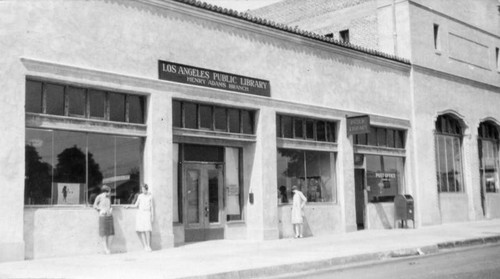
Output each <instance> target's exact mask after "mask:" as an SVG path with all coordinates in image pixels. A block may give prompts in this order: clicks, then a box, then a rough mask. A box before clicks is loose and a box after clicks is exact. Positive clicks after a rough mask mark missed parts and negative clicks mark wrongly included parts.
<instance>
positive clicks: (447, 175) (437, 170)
mask: <svg viewBox="0 0 500 279" xmlns="http://www.w3.org/2000/svg"><path fill="white" fill-rule="evenodd" d="M297 11H300V12H297ZM252 14H254V15H257V16H262V17H265V18H269V19H271V20H276V21H278V22H281V23H284V24H289V25H293V26H298V27H299V28H301V29H306V30H309V31H313V32H316V33H318V34H321V35H324V36H328V37H333V38H334V39H336V40H340V41H342V36H344V37H345V36H346V33H347V34H348V38H349V39H348V40H349V42H350V43H352V44H355V45H360V46H364V47H369V48H374V49H377V50H380V51H383V52H386V53H390V54H395V55H397V56H400V57H405V58H408V59H410V61H411V64H412V73H411V79H410V85H411V96H412V97H411V102H412V112H411V114H412V116H411V123H412V131H413V134H414V137H413V142H412V145H413V146H414V151H415V156H414V157H413V158H414V160H415V161H414V162H412V164H413V165H414V166H415V169H414V172H413V173H412V174H413V175H415V176H414V183H415V184H416V185H417V186H416V189H418V191H417V192H416V193H414V194H415V200H416V209H417V212H416V213H417V215H418V218H417V223H421V224H422V225H432V224H440V223H442V222H457V221H468V220H480V219H483V218H499V217H500V192H499V184H500V183H499V158H498V157H499V153H498V140H499V136H498V133H499V127H500V126H499V125H500V110H499V109H498V107H499V106H500V60H499V48H500V2H499V1H497V0H484V1H466V0H458V1H444V0H442V1H436V0H432V1H431V0H403V1H402V0H392V1H389V0H343V1H326V0H317V1H314V0H285V1H282V2H280V3H277V4H274V5H271V6H268V7H264V8H261V9H258V10H255V11H252Z"/></svg>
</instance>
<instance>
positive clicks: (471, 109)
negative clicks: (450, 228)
mask: <svg viewBox="0 0 500 279" xmlns="http://www.w3.org/2000/svg"><path fill="white" fill-rule="evenodd" d="M413 78H414V83H413V84H414V94H415V101H414V107H415V118H414V119H415V121H414V123H413V128H414V136H415V140H414V142H413V143H414V148H415V160H416V162H417V164H418V166H417V172H416V175H417V176H416V177H415V179H416V184H417V185H418V192H417V193H418V202H419V203H420V204H419V210H417V214H419V216H420V218H421V220H422V223H423V224H439V223H440V222H441V220H442V221H443V222H447V221H455V219H454V218H453V217H451V216H452V215H453V212H449V210H459V212H460V213H458V217H456V218H458V219H459V220H467V219H480V218H481V213H480V211H481V209H480V206H481V205H480V191H479V189H480V188H479V187H480V179H479V155H478V152H477V129H478V127H479V124H480V122H481V121H484V120H485V119H490V120H492V121H494V122H496V123H499V122H498V120H500V113H499V111H498V109H497V104H498V103H500V95H499V94H498V93H497V92H496V91H495V88H494V87H488V86H485V85H481V84H476V83H474V82H471V81H467V80H464V79H459V78H453V77H451V76H446V75H435V73H433V72H428V71H426V70H418V71H415V72H414V75H413ZM443 113H452V114H453V115H455V117H457V118H458V119H461V121H462V122H463V123H464V127H463V129H464V134H465V136H464V137H463V142H462V154H463V169H464V182H465V187H464V192H463V193H464V194H465V195H466V198H465V199H463V198H461V199H446V200H445V201H444V203H441V206H440V201H439V196H438V193H437V181H436V162H435V158H436V157H435V144H434V130H435V120H436V118H437V116H438V115H440V114H443ZM457 203H461V204H460V205H458V204H457ZM452 204H453V206H452ZM443 205H446V207H443ZM448 205H449V206H448ZM458 207H460V208H458ZM464 211H465V212H468V213H466V214H465V216H464V215H463V212H464ZM440 214H444V215H446V216H450V218H448V217H444V216H443V218H441V217H440Z"/></svg>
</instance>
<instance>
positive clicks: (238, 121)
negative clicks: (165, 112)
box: [172, 100, 255, 134]
mask: <svg viewBox="0 0 500 279" xmlns="http://www.w3.org/2000/svg"><path fill="white" fill-rule="evenodd" d="M172 118H173V126H174V127H177V128H188V129H199V130H211V131H218V132H228V133H238V134H254V129H255V127H254V123H255V111H253V110H246V109H239V108H233V107H223V106H216V105H211V104H203V103H193V102H188V101H179V100H174V101H173V104H172Z"/></svg>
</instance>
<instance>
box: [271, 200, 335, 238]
mask: <svg viewBox="0 0 500 279" xmlns="http://www.w3.org/2000/svg"><path fill="white" fill-rule="evenodd" d="M291 213H292V206H291V205H280V206H279V207H278V216H279V217H278V222H279V224H278V227H279V234H280V238H290V237H293V236H294V235H295V232H294V231H293V225H292V222H291V218H292V217H291ZM340 213H341V212H340V207H339V206H338V205H336V204H307V205H306V206H305V208H304V224H303V226H304V236H305V237H309V236H318V235H325V234H332V233H340V232H342V231H343V228H342V221H341V217H340Z"/></svg>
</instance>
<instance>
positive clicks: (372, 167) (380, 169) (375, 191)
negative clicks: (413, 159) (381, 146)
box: [365, 155, 404, 202]
mask: <svg viewBox="0 0 500 279" xmlns="http://www.w3.org/2000/svg"><path fill="white" fill-rule="evenodd" d="M365 159H366V190H367V193H368V201H369V202H390V201H393V200H394V197H395V196H396V195H397V194H399V193H400V192H402V190H403V186H404V185H403V183H404V159H403V158H402V157H391V156H381V155H365Z"/></svg>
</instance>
